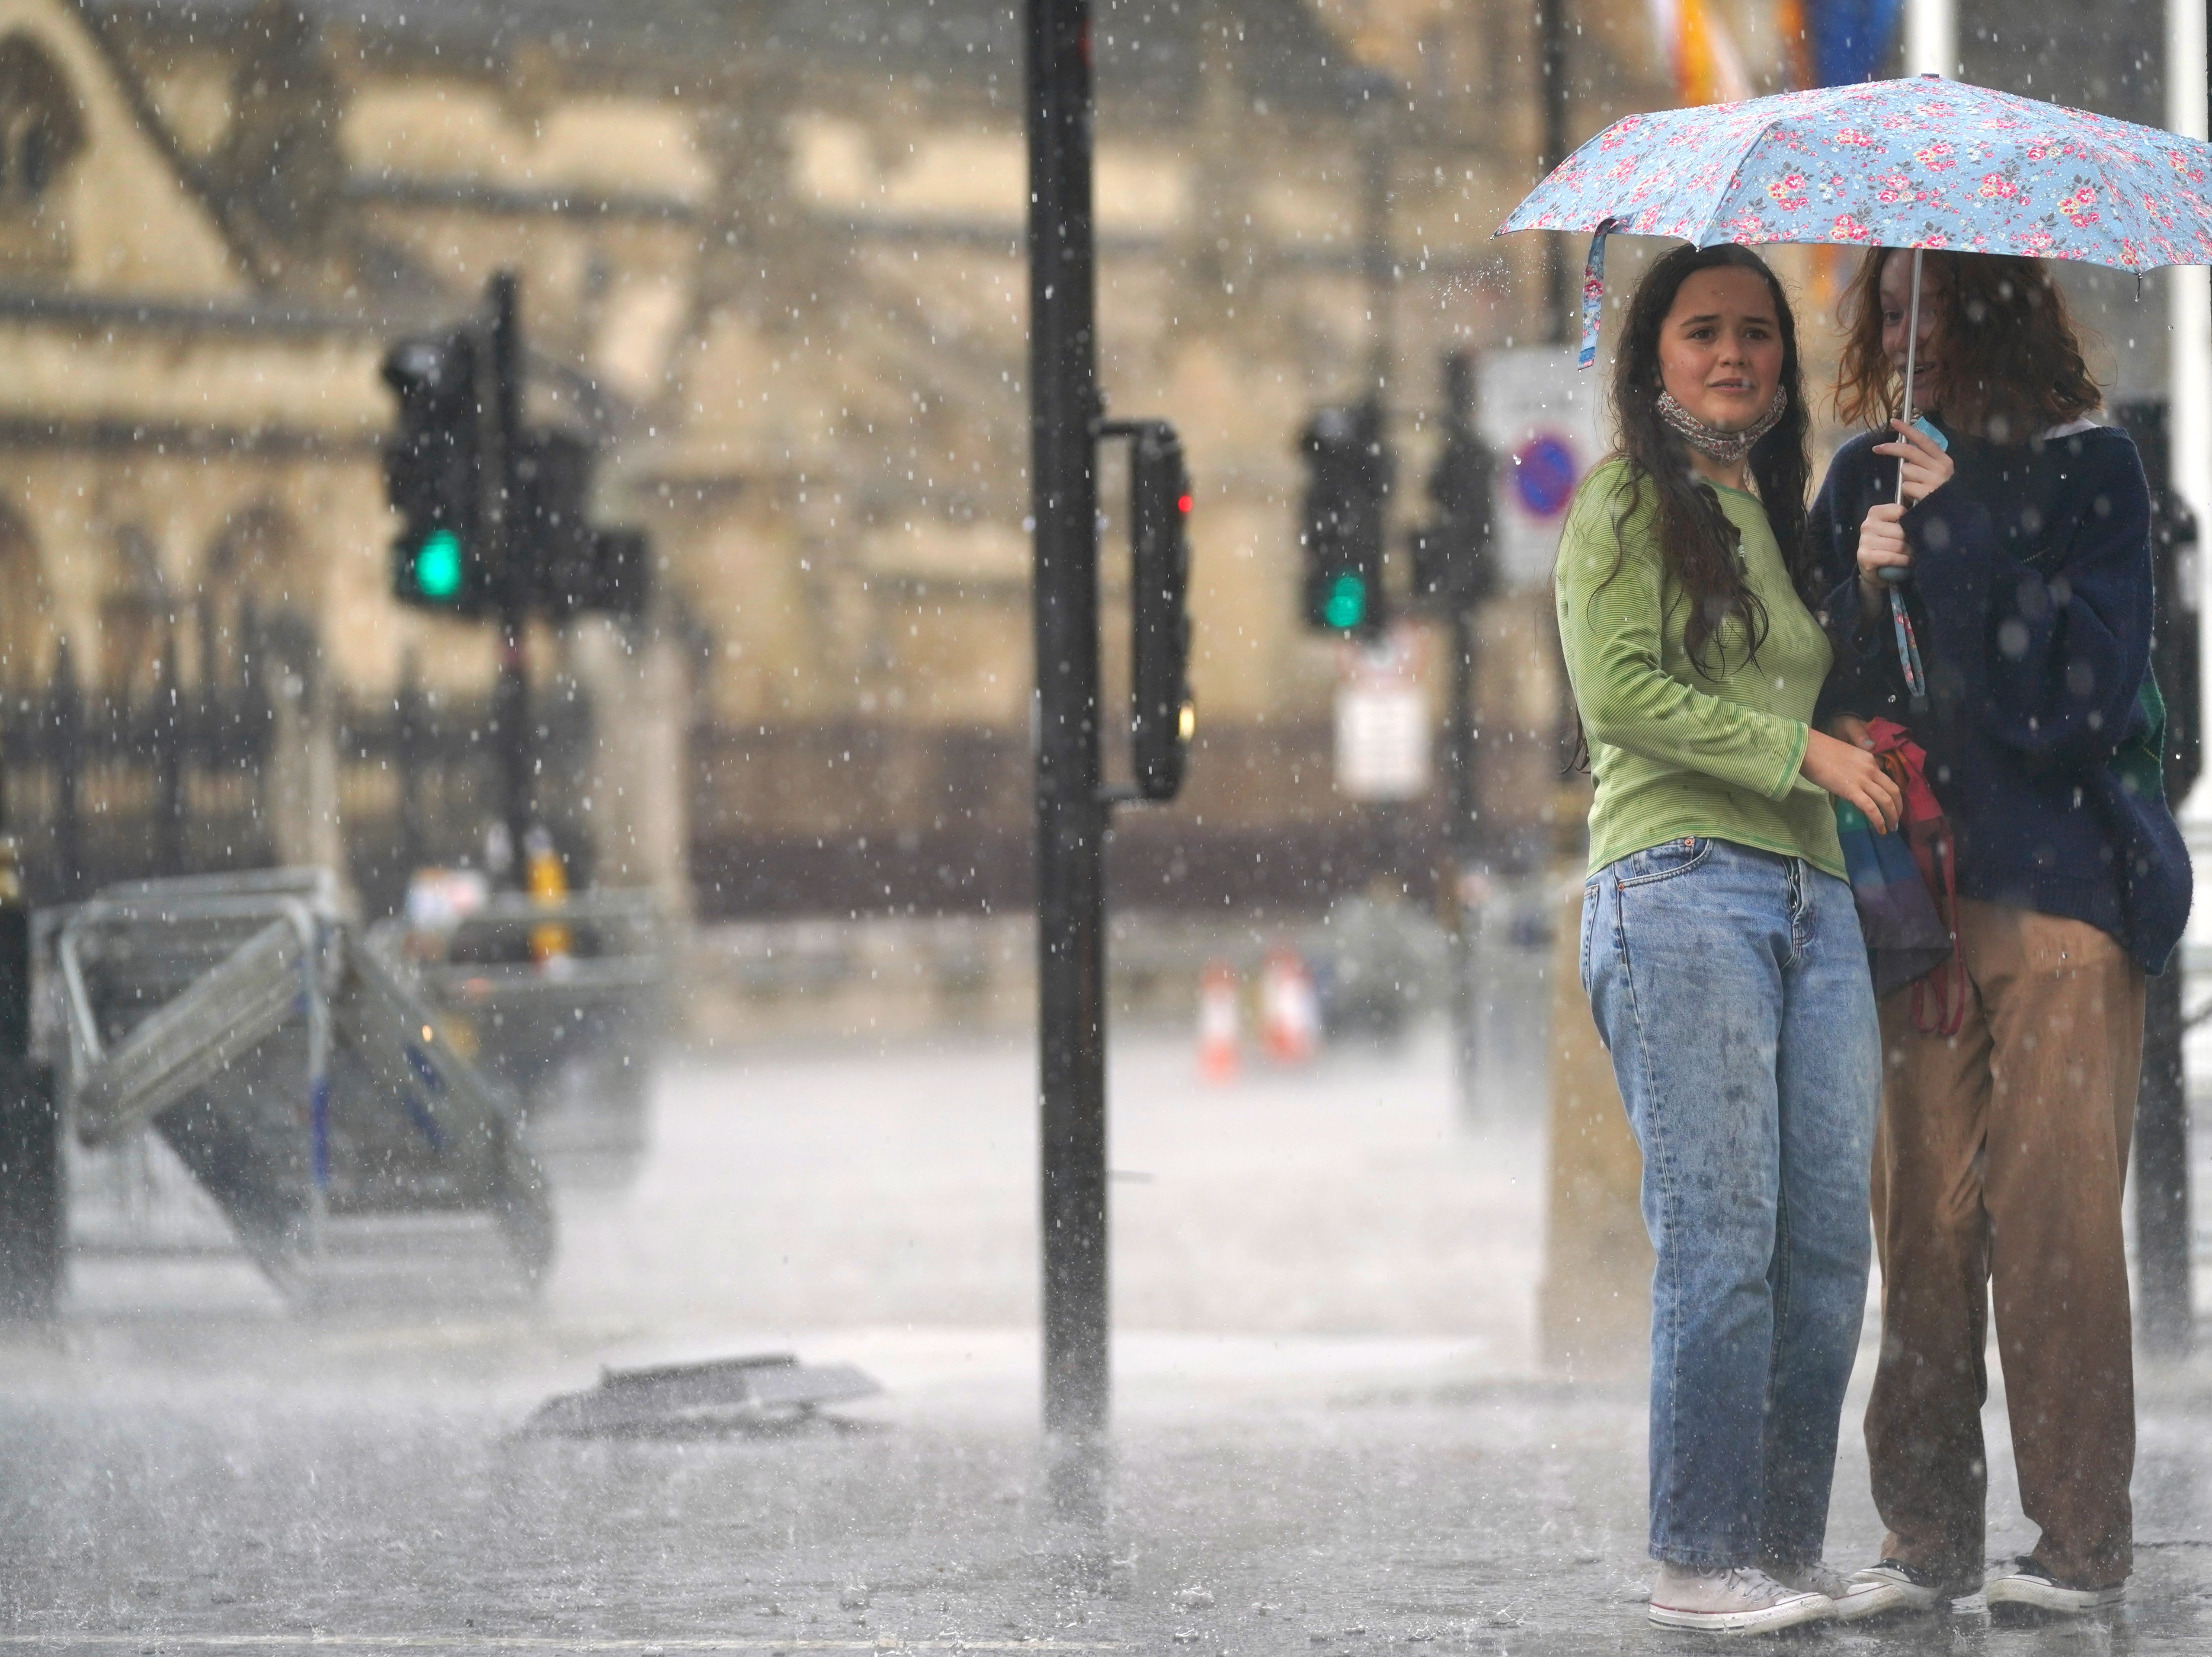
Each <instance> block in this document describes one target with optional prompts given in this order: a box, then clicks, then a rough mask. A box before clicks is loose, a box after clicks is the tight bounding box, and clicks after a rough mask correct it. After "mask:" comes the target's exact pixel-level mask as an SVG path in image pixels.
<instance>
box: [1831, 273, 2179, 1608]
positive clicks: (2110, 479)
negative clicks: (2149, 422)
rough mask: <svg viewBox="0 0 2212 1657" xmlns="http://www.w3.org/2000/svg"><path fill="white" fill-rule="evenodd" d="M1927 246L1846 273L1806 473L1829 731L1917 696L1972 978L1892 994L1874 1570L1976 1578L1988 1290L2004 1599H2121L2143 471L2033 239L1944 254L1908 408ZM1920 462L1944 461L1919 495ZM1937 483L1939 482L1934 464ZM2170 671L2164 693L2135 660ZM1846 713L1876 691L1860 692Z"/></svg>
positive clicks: (2128, 1375)
mask: <svg viewBox="0 0 2212 1657" xmlns="http://www.w3.org/2000/svg"><path fill="white" fill-rule="evenodd" d="M1911 271H1912V259H1911V256H1910V255H1909V254H1905V253H1901V252H1896V251H1894V250H1883V249H1875V250H1873V251H1872V252H1870V253H1869V257H1868V258H1867V260H1866V262H1865V264H1864V265H1863V267H1862V269H1861V271H1860V273H1859V276H1858V278H1857V281H1856V282H1854V284H1853V287H1852V289H1851V291H1850V295H1849V296H1848V298H1847V300H1846V311H1845V320H1846V325H1847V327H1848V329H1849V337H1848V343H1847V346H1846V349H1845V351H1844V360H1843V363H1842V372H1841V379H1840V384H1839V386H1838V398H1837V402H1838V410H1839V412H1841V413H1842V414H1843V416H1844V418H1846V419H1853V418H1865V419H1866V420H1867V421H1868V423H1869V424H1870V425H1871V424H1874V423H1875V422H1884V421H1887V425H1886V427H1885V428H1884V429H1882V430H1881V431H1879V432H1875V433H1869V434H1866V435H1864V436H1862V437H1860V438H1858V439H1856V440H1853V441H1852V442H1850V443H1849V444H1847V445H1846V446H1844V449H1843V450H1842V451H1841V452H1839V453H1838V455H1837V457H1836V458H1835V461H1834V464H1832V467H1831V469H1830V470H1829V473H1828V476H1827V479H1826V483H1824V484H1823V485H1822V488H1821V490H1820V496H1819V499H1818V500H1817V501H1815V502H1814V511H1813V519H1814V536H1815V538H1816V540H1817V542H1818V543H1819V546H1820V555H1821V557H1822V559H1823V561H1824V563H1825V565H1826V569H1825V572H1824V573H1825V576H1826V581H1827V582H1828V583H1830V584H1831V586H1830V587H1829V589H1828V590H1829V591H1830V592H1831V597H1830V598H1828V600H1827V604H1826V613H1827V621H1828V625H1829V628H1830V631H1831V636H1832V638H1833V639H1834V640H1836V642H1837V645H1838V650H1837V663H1838V671H1837V674H1836V676H1835V677H1834V678H1833V679H1832V683H1831V687H1830V690H1829V693H1828V706H1830V707H1835V708H1838V709H1841V710H1844V715H1845V716H1844V717H1843V718H1841V719H1837V720H1835V721H1833V722H1832V723H1831V724H1830V725H1829V729H1830V731H1831V732H1832V734H1834V735H1837V736H1839V737H1844V738H1846V739H1852V738H1857V737H1862V736H1863V725H1861V724H1860V723H1858V719H1862V718H1864V717H1868V716H1874V715H1882V716H1886V717H1888V718H1891V719H1895V720H1896V721H1898V722H1899V724H1902V725H1907V726H1908V727H1910V729H1911V735H1912V737H1913V739H1914V740H1915V741H1917V743H1919V744H1921V745H1922V746H1923V748H1924V749H1925V750H1927V754H1928V762H1927V765H1928V778H1929V784H1930V786H1932V788H1933V791H1934V792H1935V794H1936V799H1937V800H1938V802H1939V803H1940V804H1942V807H1943V810H1944V812H1945V815H1946V816H1948V819H1949V821H1950V824H1951V828H1952V829H1953V832H1954V835H1955V837H1956V847H1957V855H1956V871H1957V882H1958V892H1959V899H1958V904H1957V913H1958V949H1959V956H1960V963H1961V964H1962V965H1963V967H1964V969H1965V970H1964V978H1963V981H1960V980H1959V979H1958V977H1957V976H1956V975H1955V974H1953V975H1952V976H1951V977H1950V979H1949V980H1948V983H1942V984H1932V983H1931V984H1923V986H1919V990H1920V993H1919V998H1918V1001H1917V1004H1916V1002H1915V998H1914V988H1913V987H1911V986H1909V987H1907V988H1905V989H1902V990H1899V991H1896V992H1893V993H1891V994H1890V995H1888V996H1887V997H1885V998H1883V1000H1882V1003H1881V1029H1882V1047H1883V1055H1884V1067H1883V1068H1884V1075H1883V1083H1884V1087H1883V1101H1882V1112H1881V1121H1880V1125H1879V1127H1878V1129H1877V1132H1876V1139H1875V1164H1874V1180H1873V1203H1874V1220H1875V1244H1876V1247H1877V1249H1878V1251H1879V1254H1880V1257H1881V1265H1882V1278H1883V1288H1882V1326H1883V1338H1882V1347H1881V1362H1880V1367H1879V1369H1878V1370H1877V1372H1876V1375H1875V1387H1874V1393H1873V1398H1872V1399H1871V1401H1870V1403H1869V1405H1868V1409H1867V1422H1866V1433H1867V1447H1868V1451H1869V1457H1870V1460H1871V1462H1872V1467H1873V1477H1874V1494H1875V1505H1876V1506H1877V1507H1878V1508H1880V1509H1881V1515H1882V1519H1883V1521H1884V1523H1885V1524H1886V1525H1887V1527H1888V1536H1887V1540H1886V1542H1885V1544H1884V1546H1883V1558H1882V1560H1881V1563H1879V1564H1877V1565H1875V1566H1874V1567H1872V1568H1871V1569H1869V1570H1867V1571H1864V1572H1862V1573H1860V1580H1861V1581H1865V1582H1869V1583H1871V1584H1874V1585H1875V1587H1876V1589H1877V1590H1878V1591H1879V1592H1880V1593H1881V1595H1882V1597H1883V1598H1884V1599H1885V1601H1886V1603H1887V1604H1890V1605H1896V1606H1899V1607H1917V1608H1933V1607H1935V1606H1937V1605H1941V1604H1942V1602H1943V1601H1944V1600H1946V1599H1948V1598H1951V1597H1954V1596H1959V1595H1964V1594H1968V1593H1973V1592H1974V1591H1976V1590H1977V1589H1979V1588H1982V1587H1984V1581H1983V1569H1982V1565H1983V1559H1984V1496H1985V1491H1986V1485H1987V1483H1988V1475H1987V1472H1986V1460H1985V1457H1984V1449H1983V1444H1982V1433H1981V1414H1980V1411H1981V1405H1982V1401H1983V1399H1984V1396H1985V1394H1986V1392H1987V1377H1986V1375H1985V1374H1984V1366H1983V1350H1984V1332H1985V1330H1986V1327H1987V1324H1988V1320H1989V1317H1990V1302H1991V1290H1992V1289H1994V1300H1995V1312H1996V1333H1997V1345H1998V1350H1999V1352H2000V1354H2001V1356H2002V1361H2003V1365H2004V1377H2005V1391H2006V1398H2007V1405H2008V1411H2009V1414H2010V1417H2011V1426H2012V1436H2013V1448H2014V1452H2015V1460H2016V1462H2017V1465H2018V1470H2019V1476H2020V1494H2021V1508H2022V1509H2023V1511H2024V1512H2025V1513H2026V1514H2027V1517H2028V1518H2029V1519H2031V1520H2033V1521H2034V1522H2035V1523H2036V1524H2037V1525H2039V1527H2041V1530H2042V1534H2041V1537H2040V1539H2039V1541H2038V1542H2037V1544H2036V1546H2035V1549H2034V1551H2033V1553H2031V1554H2029V1555H2028V1556H2027V1557H2024V1558H2023V1559H2021V1561H2019V1562H2018V1563H2017V1564H2016V1565H2015V1566H2014V1567H2013V1568H2011V1569H2008V1570H2006V1571H2004V1572H2002V1573H2001V1574H2000V1575H1997V1576H1996V1577H1995V1578H1994V1579H1992V1580H1991V1581H1989V1582H1988V1583H1987V1584H1986V1587H1987V1590H1988V1594H1989V1601H1990V1605H1992V1606H2002V1605H2024V1606H2033V1607H2035V1608H2038V1609H2040V1610H2043V1611H2057V1612H2079V1611H2089V1610H2093V1609H2095V1608H2097V1607H2099V1606H2101V1605H2110V1604H2112V1603H2114V1602H2116V1601H2118V1599H2120V1598H2121V1597H2122V1595H2123V1593H2124V1588H2125V1584H2126V1581H2127V1577H2128V1574H2129V1570H2130V1563H2131V1519H2130V1508H2129V1501H2128V1481H2129V1475H2130V1472H2131V1471H2132V1468H2133V1466H2134V1458H2135V1403H2134V1390H2133V1387H2134V1381H2133V1371H2132V1367H2131V1363H2130V1319H2129V1308H2128V1278H2127V1263H2126V1259H2125V1255H2124V1248H2123V1245H2122V1240H2121V1225H2120V1202H2121V1192H2122V1188H2123V1185H2124V1180H2125V1176H2126V1169H2127V1156H2128V1144H2129V1138H2130V1128H2131V1126H2132V1122H2133V1117H2134V1110H2135V1097H2136V1075H2137V1071H2138V1070H2139V1068H2140V1065H2141V1062H2142V1016H2143V975H2144V973H2145V971H2146V969H2148V970H2150V971H2154V972H2155V971H2158V970H2160V969H2161V968H2163V967H2164V966H2165V964H2166V958H2167V956H2169V955H2170V954H2171V953H2172V949H2173V946H2174V944H2175V943H2176V942H2177V941H2178V939H2179V937H2180V933H2181V928H2182V925H2183V923H2184V921H2185V920H2186V919H2187V915H2188V908H2189V864H2188V859H2187V855H2186V853H2185V850H2184V848H2183V847H2182V844H2181V840H2180V836H2179V833H2178V831H2177V830H2176V829H2175V827H2174V823H2173V819H2172V815H2171V813H2170V812H2169V811H2168V810H2167V808H2166V800H2165V797H2164V791H2163V788H2162V786H2161V783H2160V775H2159V765H2158V744H2159V741H2160V712H2161V710H2160V707H2159V704H2158V700H2157V693H2156V689H2155V687H2154V686H2150V682H2149V664H2150V638H2151V610H2152V594H2151V561H2150V543H2149V527H2150V520H2149V497H2148V491H2147V489H2146V487H2145V484H2144V480H2143V473H2142V465H2141V463H2140V462H2139V461H2138V459H2137V458H2136V451H2135V446H2134V445H2133V444H2132V443H2131V442H2130V440H2129V439H2128V438H2127V437H2126V436H2125V435H2124V434H2123V433H2121V432H2119V431H2118V430H2116V429H2114V428H2111V427H2108V426H2104V425H2100V424H2099V423H2097V422H2095V421H2094V420H2093V419H2092V418H2090V416H2092V415H2093V413H2094V411H2095V410H2097V408H2098V407H2099V405H2100V403H2101V401H2102V399H2101V397H2100V393H2099V391H2098V388H2097V385H2096V384H2095V382H2094V380H2093V379H2091V377H2090V375H2089V373H2088V371H2087V367H2086V366H2085V364H2084V361H2083V358H2082V352H2081V344H2080V342H2079V339H2078V337H2077V336H2076V333H2075V328H2074V325H2073V324H2072V321H2071V319H2070V318H2069V314H2068V311H2067V307H2066V304H2065V300H2064V298H2063V294H2061V292H2060V290H2059V289H2058V288H2057V285H2056V284H2055V283H2054V282H2052V280H2051V276H2050V273H2049V271H2048V270H2046V269H2045V267H2044V266H2043V265H2042V264H2040V263H2039V261H2036V260H2032V259H2018V258H1996V257H1990V256H1983V255H1975V254H1951V253H1931V254H1929V255H1928V256H1927V258H1926V262H1925V268H1924V273H1923V278H1922V281H1923V287H1922V290H1921V304H1920V320H1921V337H1920V340H1919V343H1918V352H1917V372H1916V375H1915V384H1914V401H1915V403H1916V404H1917V406H1918V409H1919V410H1920V412H1922V413H1923V414H1924V415H1926V416H1928V417H1929V420H1930V421H1931V422H1932V423H1933V424H1934V425H1935V427H1936V428H1937V429H1938V430H1939V431H1940V432H1941V433H1942V436H1943V437H1944V439H1946V440H1948V452H1947V451H1946V449H1945V448H1944V446H1942V444H1939V443H1936V442H1934V441H1931V440H1929V438H1928V437H1926V436H1925V435H1923V434H1920V433H1917V432H1915V431H1911V430H1910V429H1909V428H1906V427H1905V425H1904V423H1903V422H1900V421H1895V420H1889V419H1888V418H1887V417H1888V416H1891V415H1893V413H1894V411H1895V410H1897V409H1898V408H1899V404H1900V400H1901V395H1902V379H1903V375H1902V369H1903V367H1904V362H1905V344H1906V341H1905V329H1906V318H1907V316H1908V314H1909V310H1910V307H1909V300H1910V299H1911V290H1910V283H1911ZM1900 461H1902V462H1904V464H1906V465H1907V466H1908V467H1910V468H1911V470H1913V472H1914V473H1915V475H1916V476H1915V480H1914V481H1915V483H1916V485H1917V486H1920V487H1925V488H1926V491H1927V492H1926V493H1925V494H1924V495H1923V498H1921V499H1920V500H1919V501H1918V504H1917V505H1916V506H1913V507H1911V508H1909V509H1903V508H1900V507H1897V506H1895V505H1893V504H1890V503H1892V502H1893V501H1894V500H1895V498H1896V489H1897V476H1898V467H1899V462H1900ZM1916 492H1917V489H1916ZM1885 571H1887V572H1890V573H1892V574H1896V573H1898V572H1902V573H1903V574H1904V576H1905V580H1904V583H1903V588H1904V591H1905V593H1906V595H1907V603H1908V605H1909V610H1910V615H1911V622H1912V624H1913V628H1914V631H1915V633H1916V634H1917V644H1918V647H1919V650H1920V652H1921V655H1922V659H1923V662H1924V664H1925V679H1926V693H1927V694H1926V700H1925V705H1924V707H1923V709H1922V710H1921V711H1917V712H1916V711H1915V710H1914V708H1913V706H1912V703H1911V698H1910V697H1909V696H1908V695H1907V692H1906V686H1905V676H1904V671H1903V668H1902V665H1901V652H1900V650H1899V645H1898V641H1897V639H1896V634H1895V630H1894V628H1893V624H1892V622H1891V619H1890V613H1889V604H1888V600H1887V585H1886V584H1885V581H1884V579H1883V572H1885ZM2147 686H2149V687H2150V688H2149V689H2148V694H2146V687H2147ZM1853 716H1857V717H1856V718H1855V717H1853Z"/></svg>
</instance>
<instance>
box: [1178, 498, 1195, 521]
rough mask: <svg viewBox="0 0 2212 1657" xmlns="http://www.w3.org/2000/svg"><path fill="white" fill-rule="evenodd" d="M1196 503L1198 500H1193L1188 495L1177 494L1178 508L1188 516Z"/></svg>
mask: <svg viewBox="0 0 2212 1657" xmlns="http://www.w3.org/2000/svg"><path fill="white" fill-rule="evenodd" d="M1195 504H1196V502H1194V501H1192V500H1191V498H1190V497H1189V496H1188V495H1177V496H1176V511H1177V512H1179V513H1182V515H1183V516H1184V517H1186V518H1188V517H1189V516H1190V509H1191V507H1193V506H1194V505H1195Z"/></svg>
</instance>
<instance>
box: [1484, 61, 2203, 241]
mask: <svg viewBox="0 0 2212 1657" xmlns="http://www.w3.org/2000/svg"><path fill="white" fill-rule="evenodd" d="M2062 168H2063V171H2057V169H2062ZM1815 208H1817V209H1819V210H1818V211H1817V212H1816V211H1814V210H1813V209H1815ZM1604 218H1614V219H1617V220H1619V223H1618V225H1617V226H1616V227H1615V228H1616V229H1617V230H1618V231H1623V232H1628V233H1632V234H1638V235H1648V236H1668V237H1674V238H1678V239H1680V240H1685V241H1692V242H1697V243H1699V244H1700V245H1710V244H1711V243H1713V242H1717V241H1738V242H1745V243H1751V244H1756V243H1760V242H1776V241H1798V242H1802V241H1836V242H1850V243H1862V244H1863V243H1869V242H1873V243H1880V244H1881V245H1884V246H1893V247H1911V246H1920V247H1967V248H1975V249H1978V250H1981V251H1984V252H1998V253H2006V252H2010V253H2028V254H2033V255H2034V256H2036V257H2039V258H2055V259H2075V260H2081V261H2083V262H2086V263H2088V264H2109V265H2117V266H2118V267H2120V268H2121V269H2123V270H2153V269H2155V268H2157V267H2158V266H2160V265H2164V264H2199V263H2203V262H2206V261H2207V260H2208V257H2212V148H2208V147H2207V146H2206V145H2205V144H2203V143H2199V142H2197V140H2194V139H2187V138H2180V137H2176V136H2175V135H2173V134H2172V133H2170V132H2160V131H2156V130H2153V129H2151V128H2148V127H2142V126H2136V125H2134V124H2130V123H2129V122H2125V121H2116V120H2113V119H2111V118H2108V117H2106V116H2101V115H2096V114H2093V113H2090V112H2087V111H2082V110H2075V109H2066V108H2063V107H2061V106H2057V105H2054V104H2045V103H2039V102H2037V101H2036V100H2033V99H2028V98H2018V97H2015V96H2013V95H2011V94H2008V93H2002V92H1992V91H1990V90H1988V89H1987V88H1981V87H1974V86H1967V85H1965V84H1963V83H1961V82H1955V81H1937V80H1932V79H1925V78H1915V79H1911V80H1904V81H1877V82H1863V83H1861V84H1859V85H1856V86H1848V87H1827V88H1820V89H1817V90H1814V91H1810V92H1791V93H1784V94H1780V95H1778V96H1776V97H1771V98H1754V99H1751V100H1747V101H1745V102H1741V103H1735V104H1717V105H1709V106H1705V107H1702V108H1694V109H1674V110H1662V111H1657V112H1652V113H1650V114H1643V115H1632V116H1630V117H1628V118H1626V119H1625V120H1621V121H1618V122H1615V123H1614V124H1613V125H1612V126H1610V127H1608V128H1607V129H1606V130H1605V131H1603V132H1602V133H1601V134H1599V135H1598V136H1597V137H1595V138H1593V139H1591V140H1590V142H1589V143H1587V144H1585V145H1584V146H1583V148H1582V149H1580V150H1578V151H1577V152H1576V154H1575V155H1572V156H1571V157H1570V158H1569V159H1568V160H1567V161H1565V162H1564V163H1562V164H1561V165H1560V167H1559V168H1558V170H1557V171H1555V172H1554V173H1553V174H1552V175H1551V177H1549V178H1548V179H1545V181H1544V182H1543V183H1542V184H1541V185H1539V186H1538V187H1537V189H1536V190H1535V191H1534V193H1532V194H1531V195H1530V196H1529V197H1528V199H1527V200H1526V201H1524V202H1522V203H1521V205H1520V207H1519V208H1517V209H1516V210H1515V212H1514V214H1513V216H1512V217H1511V218H1510V219H1508V220H1507V221H1506V222H1505V224H1504V227H1503V228H1504V229H1506V230H1582V231H1589V230H1592V229H1595V227H1596V225H1597V223H1598V221H1599V220H1601V219H1604Z"/></svg>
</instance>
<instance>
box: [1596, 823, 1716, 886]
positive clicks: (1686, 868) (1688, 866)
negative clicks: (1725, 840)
mask: <svg viewBox="0 0 2212 1657" xmlns="http://www.w3.org/2000/svg"><path fill="white" fill-rule="evenodd" d="M1716 843H1717V842H1716V841H1714V840H1713V839H1712V837H1711V835H1683V836H1682V837H1681V838H1680V840H1668V841H1660V843H1659V844H1658V845H1656V846H1648V847H1645V848H1644V850H1642V851H1640V852H1631V853H1629V854H1628V855H1627V856H1626V857H1625V858H1623V859H1620V862H1619V863H1617V864H1615V865H1613V867H1614V868H1615V869H1616V870H1618V871H1619V873H1618V874H1616V875H1615V876H1614V877H1613V883H1614V885H1616V886H1617V887H1619V888H1620V889H1621V890H1623V891H1626V889H1628V888H1629V887H1631V886H1649V885H1650V884H1651V883H1653V882H1654V881H1659V880H1672V879H1674V877H1675V876H1677V875H1686V874H1688V873H1689V872H1690V871H1692V869H1695V868H1697V867H1699V865H1702V864H1703V863H1705V860H1706V859H1708V858H1710V857H1711V856H1712V854H1713V847H1714V846H1715V844H1716Z"/></svg>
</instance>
